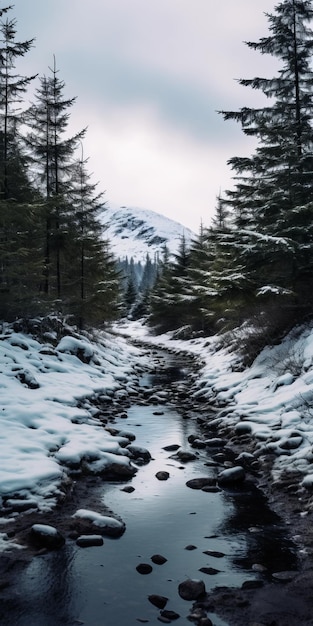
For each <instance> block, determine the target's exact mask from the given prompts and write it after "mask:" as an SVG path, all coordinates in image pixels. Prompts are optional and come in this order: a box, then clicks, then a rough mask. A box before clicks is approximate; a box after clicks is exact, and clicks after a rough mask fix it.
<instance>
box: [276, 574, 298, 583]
mask: <svg viewBox="0 0 313 626" xmlns="http://www.w3.org/2000/svg"><path fill="white" fill-rule="evenodd" d="M296 575H297V572H294V571H289V572H274V573H273V574H272V578H273V579H274V580H277V581H279V582H281V583H289V582H290V581H291V580H293V579H294V578H295V577H296Z"/></svg>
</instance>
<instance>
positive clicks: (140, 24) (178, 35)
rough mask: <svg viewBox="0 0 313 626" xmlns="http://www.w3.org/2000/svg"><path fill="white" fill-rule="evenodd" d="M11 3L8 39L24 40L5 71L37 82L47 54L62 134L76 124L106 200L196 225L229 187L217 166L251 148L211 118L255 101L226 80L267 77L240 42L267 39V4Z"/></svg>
mask: <svg viewBox="0 0 313 626" xmlns="http://www.w3.org/2000/svg"><path fill="white" fill-rule="evenodd" d="M12 2H13V3H14V8H13V11H11V12H10V13H9V17H10V18H13V17H14V18H16V20H17V40H19V41H23V40H26V39H31V38H33V37H35V38H36V42H35V47H34V48H33V49H32V50H31V52H29V53H28V54H27V55H26V57H25V58H24V59H23V60H21V61H20V62H19V63H18V64H17V71H18V72H19V73H21V74H23V75H31V74H34V73H39V75H47V74H48V73H49V70H48V67H49V66H52V63H53V54H55V56H56V61H57V66H58V68H59V70H60V72H59V77H60V78H61V79H62V80H64V81H65V83H66V88H65V92H64V95H65V97H69V98H71V97H74V96H76V97H77V100H76V103H75V104H74V106H73V108H72V109H71V119H70V131H71V133H73V134H74V133H75V132H77V131H79V130H81V128H83V127H85V126H88V132H87V136H86V139H85V141H84V154H85V156H89V170H90V172H91V173H93V179H94V180H96V181H99V191H100V190H101V191H102V190H103V191H105V192H106V193H105V199H106V200H107V201H108V204H110V205H132V206H137V207H140V208H146V209H151V210H154V211H157V212H158V213H162V214H164V215H166V216H167V217H170V218H172V219H175V220H177V221H179V222H181V223H182V224H184V225H186V226H188V227H189V228H192V229H193V230H195V231H196V232H197V231H198V229H199V225H200V222H201V220H202V221H203V222H204V224H206V225H208V224H209V223H210V218H211V216H212V215H213V213H214V210H215V206H216V196H217V194H218V193H219V191H220V190H222V191H223V190H224V189H229V188H230V187H231V186H232V181H231V176H232V173H231V171H230V168H229V167H228V166H227V159H229V158H231V157H232V156H235V155H236V156H237V155H247V156H248V155H249V154H251V152H252V150H253V143H252V140H250V139H248V138H247V137H245V136H244V135H243V133H242V131H241V130H240V126H239V125H238V124H236V123H234V122H224V121H223V118H222V116H221V115H218V114H217V110H220V109H225V110H237V109H238V108H240V107H241V106H249V105H250V106H254V105H258V104H260V103H263V102H264V100H263V97H262V94H259V93H255V92H253V91H252V90H250V89H249V88H247V87H241V86H240V85H238V84H237V83H236V80H235V79H236V78H253V77H254V76H258V75H259V76H260V75H262V76H264V75H265V76H271V75H275V73H276V66H275V61H274V60H273V59H272V58H271V57H268V56H267V55H265V56H262V55H260V54H258V53H257V52H254V51H252V50H249V49H248V47H247V46H245V45H244V43H243V41H258V39H259V38H260V37H263V36H265V35H266V34H267V33H268V21H267V19H266V17H265V15H264V13H265V12H270V13H272V12H273V9H274V6H276V4H277V2H276V0H253V1H252V0H88V2H84V1H83V0H12ZM7 4H9V2H8V3H6V2H4V3H3V5H2V6H6V5H7Z"/></svg>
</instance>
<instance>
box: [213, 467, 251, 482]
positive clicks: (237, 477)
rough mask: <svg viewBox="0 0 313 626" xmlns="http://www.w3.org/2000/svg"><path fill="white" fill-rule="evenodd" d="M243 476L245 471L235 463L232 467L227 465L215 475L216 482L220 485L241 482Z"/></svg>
mask: <svg viewBox="0 0 313 626" xmlns="http://www.w3.org/2000/svg"><path fill="white" fill-rule="evenodd" d="M245 477H246V473H245V470H244V468H243V467H242V466H241V465H235V466H234V467H229V468H227V469H225V470H223V471H222V472H220V474H219V475H218V477H217V482H218V484H219V486H220V487H228V486H233V485H237V484H238V483H242V482H243V481H244V479H245Z"/></svg>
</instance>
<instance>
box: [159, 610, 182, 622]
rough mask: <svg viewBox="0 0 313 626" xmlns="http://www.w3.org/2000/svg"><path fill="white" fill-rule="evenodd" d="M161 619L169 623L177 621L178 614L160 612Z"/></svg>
mask: <svg viewBox="0 0 313 626" xmlns="http://www.w3.org/2000/svg"><path fill="white" fill-rule="evenodd" d="M161 617H165V618H166V619H168V620H170V622H172V621H174V620H175V619H179V617H180V615H179V614H178V613H176V612H175V611H167V610H165V611H161Z"/></svg>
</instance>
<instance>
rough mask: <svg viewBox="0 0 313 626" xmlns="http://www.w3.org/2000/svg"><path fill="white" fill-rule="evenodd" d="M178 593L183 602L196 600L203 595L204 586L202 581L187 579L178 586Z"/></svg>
mask: <svg viewBox="0 0 313 626" xmlns="http://www.w3.org/2000/svg"><path fill="white" fill-rule="evenodd" d="M178 593H179V595H180V597H181V598H182V599H183V600H189V601H191V600H197V599H198V598H199V597H200V596H202V595H204V594H205V584H204V582H203V580H198V579H195V578H188V579H187V580H184V581H183V582H181V583H180V584H179V585H178Z"/></svg>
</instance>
